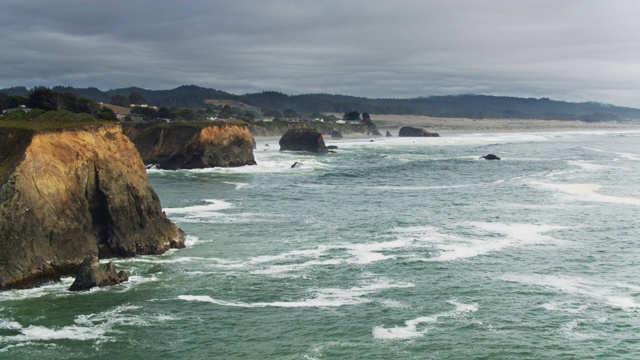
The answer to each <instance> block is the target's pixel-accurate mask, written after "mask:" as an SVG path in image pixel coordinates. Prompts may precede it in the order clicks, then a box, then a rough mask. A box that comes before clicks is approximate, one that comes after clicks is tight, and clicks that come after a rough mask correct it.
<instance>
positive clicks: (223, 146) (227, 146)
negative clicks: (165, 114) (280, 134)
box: [128, 122, 256, 170]
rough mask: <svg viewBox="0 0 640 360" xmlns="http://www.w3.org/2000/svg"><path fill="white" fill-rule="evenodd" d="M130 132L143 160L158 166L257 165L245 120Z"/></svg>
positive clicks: (165, 125) (183, 167) (158, 126)
mask: <svg viewBox="0 0 640 360" xmlns="http://www.w3.org/2000/svg"><path fill="white" fill-rule="evenodd" d="M129 133H131V134H134V135H133V136H130V139H131V140H132V141H133V143H134V144H135V145H136V148H137V149H138V151H139V152H140V155H141V156H142V160H143V161H144V163H145V164H158V166H159V167H160V168H161V169H168V170H177V169H198V168H211V167H236V166H244V165H256V160H255V158H254V156H253V149H255V147H256V145H255V140H254V139H253V136H251V133H250V132H249V128H248V127H247V126H246V125H244V124H230V123H211V122H206V123H186V122H185V123H171V124H159V125H154V126H151V127H149V128H147V129H144V130H142V131H138V132H128V134H129Z"/></svg>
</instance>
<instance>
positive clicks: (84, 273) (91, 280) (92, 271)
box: [69, 256, 129, 291]
mask: <svg viewBox="0 0 640 360" xmlns="http://www.w3.org/2000/svg"><path fill="white" fill-rule="evenodd" d="M128 280H129V275H128V274H127V273H125V272H124V271H119V272H116V267H115V265H113V263H112V262H111V261H109V262H108V263H106V264H100V262H99V261H98V258H97V257H95V256H87V257H86V258H85V259H84V261H82V264H80V269H79V270H78V274H77V275H76V280H75V281H74V282H73V284H71V287H70V288H69V290H71V291H83V290H89V289H91V288H94V287H96V286H111V285H117V284H120V283H121V282H125V281H128Z"/></svg>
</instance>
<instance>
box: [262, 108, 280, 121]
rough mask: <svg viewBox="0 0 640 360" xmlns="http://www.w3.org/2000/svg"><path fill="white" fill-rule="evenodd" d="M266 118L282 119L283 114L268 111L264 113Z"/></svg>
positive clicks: (276, 111)
mask: <svg viewBox="0 0 640 360" xmlns="http://www.w3.org/2000/svg"><path fill="white" fill-rule="evenodd" d="M262 115H263V116H264V117H268V118H273V119H276V120H280V119H282V113H281V112H280V111H278V110H266V111H264V112H263V113H262Z"/></svg>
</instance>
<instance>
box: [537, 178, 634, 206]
mask: <svg viewBox="0 0 640 360" xmlns="http://www.w3.org/2000/svg"><path fill="white" fill-rule="evenodd" d="M530 184H531V185H533V186H537V187H540V188H543V189H550V190H554V191H557V192H560V193H563V194H566V195H570V198H571V199H573V200H579V201H592V202H604V203H614V204H627V205H640V199H638V198H632V197H620V196H611V195H603V194H600V193H598V192H597V191H598V190H599V189H600V188H601V187H602V185H600V184H552V183H543V182H537V181H532V182H530Z"/></svg>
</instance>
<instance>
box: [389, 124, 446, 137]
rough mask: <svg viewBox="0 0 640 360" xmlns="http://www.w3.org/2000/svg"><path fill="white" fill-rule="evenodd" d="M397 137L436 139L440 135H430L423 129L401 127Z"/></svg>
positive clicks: (430, 133)
mask: <svg viewBox="0 0 640 360" xmlns="http://www.w3.org/2000/svg"><path fill="white" fill-rule="evenodd" d="M398 136H402V137H438V136H440V134H438V133H432V132H429V131H427V130H426V129H423V128H415V127H411V126H403V127H402V128H400V133H399V134H398Z"/></svg>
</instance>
